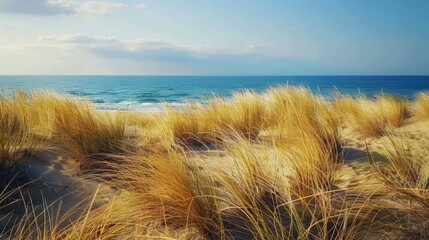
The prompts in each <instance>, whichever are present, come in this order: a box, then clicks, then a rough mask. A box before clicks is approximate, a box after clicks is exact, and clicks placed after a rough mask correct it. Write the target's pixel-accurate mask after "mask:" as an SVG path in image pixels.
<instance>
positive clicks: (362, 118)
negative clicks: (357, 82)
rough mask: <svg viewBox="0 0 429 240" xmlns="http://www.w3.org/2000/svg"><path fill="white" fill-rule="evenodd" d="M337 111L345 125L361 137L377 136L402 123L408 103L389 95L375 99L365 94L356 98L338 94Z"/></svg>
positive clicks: (407, 112) (405, 116) (406, 113)
mask: <svg viewBox="0 0 429 240" xmlns="http://www.w3.org/2000/svg"><path fill="white" fill-rule="evenodd" d="M335 104H336V107H337V111H338V112H339V113H340V114H342V116H341V117H342V119H343V121H345V122H346V123H345V125H347V126H349V127H351V128H352V129H353V130H354V131H355V132H356V133H358V134H360V135H361V136H363V137H379V136H382V135H384V134H385V133H387V132H388V131H389V130H391V129H393V128H397V127H400V126H402V125H403V124H404V121H405V119H406V118H407V117H408V116H409V107H408V103H407V102H406V101H405V100H401V99H397V98H394V97H391V96H384V95H381V96H378V97H377V98H376V99H375V100H372V99H369V98H367V97H365V96H359V97H358V98H356V99H353V98H350V97H345V96H341V95H338V96H337V99H336V103H335Z"/></svg>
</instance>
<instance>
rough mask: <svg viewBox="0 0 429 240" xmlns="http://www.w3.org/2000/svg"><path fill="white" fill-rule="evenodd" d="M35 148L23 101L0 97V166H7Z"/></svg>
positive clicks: (35, 143) (29, 121) (15, 162)
mask: <svg viewBox="0 0 429 240" xmlns="http://www.w3.org/2000/svg"><path fill="white" fill-rule="evenodd" d="M36 148H37V141H36V140H35V136H34V133H33V131H32V128H31V119H30V115H28V113H27V108H26V106H25V103H23V102H21V101H16V100H14V99H5V98H1V99H0V168H9V167H12V166H14V165H16V164H17V163H18V161H19V160H20V159H21V158H22V157H23V156H24V155H25V154H28V153H31V152H32V151H34V150H35V149H36Z"/></svg>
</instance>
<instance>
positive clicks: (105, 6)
mask: <svg viewBox="0 0 429 240" xmlns="http://www.w3.org/2000/svg"><path fill="white" fill-rule="evenodd" d="M125 7H126V5H125V4H123V3H112V2H97V1H90V2H85V3H83V4H81V5H79V6H78V7H76V8H75V10H76V12H78V13H83V14H87V15H95V16H108V15H109V13H110V12H111V11H113V10H119V9H123V8H125Z"/></svg>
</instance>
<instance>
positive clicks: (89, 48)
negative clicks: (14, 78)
mask: <svg viewBox="0 0 429 240" xmlns="http://www.w3.org/2000/svg"><path fill="white" fill-rule="evenodd" d="M38 41H39V42H40V43H43V44H49V45H51V46H55V45H58V44H68V46H69V47H70V48H74V49H79V50H81V51H85V52H88V53H92V54H95V55H98V56H102V57H108V58H126V59H132V60H149V61H188V62H191V61H211V60H214V59H218V58H241V57H247V58H248V57H252V58H258V57H261V56H262V54H261V52H260V49H259V48H258V47H256V46H253V45H247V46H244V47H241V48H228V47H218V46H211V45H202V46H177V45H175V44H172V43H169V42H166V41H163V40H159V39H131V40H119V39H116V38H112V37H99V36H88V35H84V34H69V35H53V36H42V37H39V38H38Z"/></svg>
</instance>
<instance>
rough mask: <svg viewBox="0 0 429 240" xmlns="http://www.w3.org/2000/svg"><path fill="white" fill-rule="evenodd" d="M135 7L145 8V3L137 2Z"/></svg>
mask: <svg viewBox="0 0 429 240" xmlns="http://www.w3.org/2000/svg"><path fill="white" fill-rule="evenodd" d="M136 8H138V9H145V8H146V4H144V3H140V4H137V5H136Z"/></svg>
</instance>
